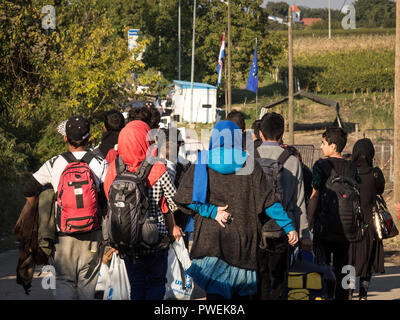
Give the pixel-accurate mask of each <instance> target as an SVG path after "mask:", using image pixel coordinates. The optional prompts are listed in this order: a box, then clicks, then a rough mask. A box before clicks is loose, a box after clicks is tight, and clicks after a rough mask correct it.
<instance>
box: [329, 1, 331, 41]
mask: <svg viewBox="0 0 400 320" xmlns="http://www.w3.org/2000/svg"><path fill="white" fill-rule="evenodd" d="M328 28H329V39H330V38H331V0H328Z"/></svg>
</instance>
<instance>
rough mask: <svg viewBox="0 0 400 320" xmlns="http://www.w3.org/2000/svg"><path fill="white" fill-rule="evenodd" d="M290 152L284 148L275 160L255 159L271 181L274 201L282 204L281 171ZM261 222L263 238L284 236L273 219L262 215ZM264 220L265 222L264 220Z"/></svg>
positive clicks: (283, 232)
mask: <svg viewBox="0 0 400 320" xmlns="http://www.w3.org/2000/svg"><path fill="white" fill-rule="evenodd" d="M290 156H291V154H290V153H289V152H288V151H287V150H284V151H283V152H282V154H281V155H280V156H279V158H278V159H277V160H274V159H268V158H257V161H258V162H259V164H260V165H261V167H262V169H263V171H264V173H265V175H266V176H267V181H268V183H269V182H272V184H273V185H272V190H273V192H274V194H275V200H276V202H280V203H281V204H282V205H283V186H282V172H283V165H284V164H285V162H286V160H287V159H289V157H290ZM262 217H263V219H265V220H262V221H261V222H262V223H263V227H262V234H263V239H264V238H281V237H283V236H285V231H284V230H283V229H282V228H281V227H280V226H279V225H278V224H277V223H276V221H275V220H274V219H271V218H268V217H265V215H262ZM265 221H266V222H265Z"/></svg>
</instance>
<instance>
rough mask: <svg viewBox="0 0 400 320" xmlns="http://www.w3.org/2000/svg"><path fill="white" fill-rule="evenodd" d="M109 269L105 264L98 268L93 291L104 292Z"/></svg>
mask: <svg viewBox="0 0 400 320" xmlns="http://www.w3.org/2000/svg"><path fill="white" fill-rule="evenodd" d="M109 272H110V268H109V267H108V265H107V264H105V263H102V264H101V267H100V272H99V277H98V279H97V283H96V289H95V291H104V290H105V289H106V285H107V281H108V278H109Z"/></svg>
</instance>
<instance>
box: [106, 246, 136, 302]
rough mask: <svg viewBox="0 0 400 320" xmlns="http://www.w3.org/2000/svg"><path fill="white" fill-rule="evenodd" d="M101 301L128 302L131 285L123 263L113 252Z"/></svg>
mask: <svg viewBox="0 0 400 320" xmlns="http://www.w3.org/2000/svg"><path fill="white" fill-rule="evenodd" d="M108 275H109V277H108V280H107V284H106V286H105V290H104V297H103V300H130V296H131V294H130V293H131V285H130V283H129V278H128V273H127V272H126V267H125V262H124V260H122V259H121V258H120V257H119V256H118V255H117V254H116V253H115V252H114V253H113V256H112V259H111V265H110V270H109V272H108Z"/></svg>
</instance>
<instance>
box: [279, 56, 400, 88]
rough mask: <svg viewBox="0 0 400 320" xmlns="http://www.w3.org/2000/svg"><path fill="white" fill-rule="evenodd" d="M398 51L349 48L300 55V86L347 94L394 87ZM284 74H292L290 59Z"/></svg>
mask: <svg viewBox="0 0 400 320" xmlns="http://www.w3.org/2000/svg"><path fill="white" fill-rule="evenodd" d="M394 60H395V52H394V50H390V51H389V50H388V51H367V50H365V51H349V52H344V53H326V54H323V55H321V54H316V55H310V56H297V57H295V59H294V62H293V65H294V67H293V69H294V71H293V72H294V77H296V78H298V79H299V82H300V87H301V88H302V89H306V90H308V91H312V92H322V93H346V92H357V91H366V90H369V91H376V90H389V89H393V88H394ZM279 68H280V77H281V79H282V80H284V79H285V78H286V77H287V74H288V62H287V61H286V60H282V61H281V63H280V67H279Z"/></svg>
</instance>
